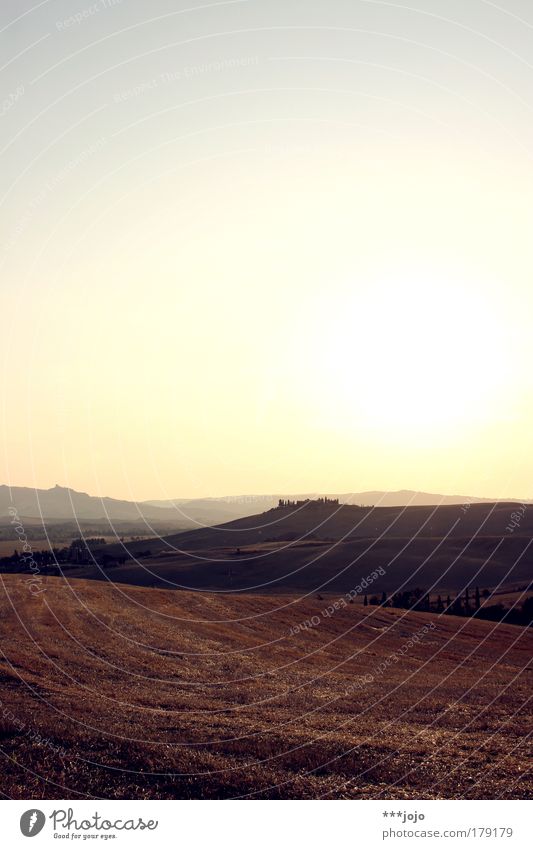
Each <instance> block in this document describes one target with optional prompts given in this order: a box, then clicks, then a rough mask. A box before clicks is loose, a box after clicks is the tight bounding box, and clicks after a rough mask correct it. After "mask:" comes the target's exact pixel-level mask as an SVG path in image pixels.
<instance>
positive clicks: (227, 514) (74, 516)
mask: <svg viewBox="0 0 533 849" xmlns="http://www.w3.org/2000/svg"><path fill="white" fill-rule="evenodd" d="M330 497H332V498H338V499H339V501H340V503H341V504H348V505H367V506H368V505H375V506H376V507H377V508H378V507H379V508H396V507H403V506H408V507H409V508H412V507H423V506H431V505H442V506H445V505H464V504H469V505H474V504H483V503H493V502H491V501H490V500H489V499H484V498H473V497H469V496H460V495H438V494H434V493H427V492H417V491H415V490H407V489H405V490H399V491H397V492H384V491H380V490H372V491H366V492H351V493H342V494H334V495H331V496H330ZM280 498H283V499H287V498H289V499H291V500H301V499H304V498H311V499H313V498H316V494H309V493H297V494H290V495H287V494H283V493H282V494H279V495H278V494H276V495H241V496H226V497H221V498H189V499H187V498H176V499H174V500H171V501H164V500H162V501H143V502H139V503H136V502H134V501H126V500H120V499H116V498H107V497H99V496H92V495H88V494H87V493H85V492H77V491H76V490H74V489H70V488H68V487H63V486H54V487H52V488H50V489H32V488H31V487H20V486H15V487H8V486H0V523H2V522H3V523H5V522H6V520H8V519H9V514H8V511H9V508H10V507H12V506H15V507H16V509H17V511H18V514H19V516H20V517H21V518H24V519H26V520H28V522H29V523H30V522H31V520H38V521H41V517H42V519H44V521H45V522H58V521H61V522H72V521H76V522H80V523H83V522H95V521H96V522H98V521H103V522H107V523H113V522H130V523H140V525H141V526H142V524H143V523H160V524H162V525H167V526H168V525H171V526H174V527H175V528H176V529H177V530H178V529H180V530H181V529H189V528H192V529H194V528H199V529H200V530H202V529H203V528H204V527H209V526H214V525H220V524H226V523H228V522H231V521H234V520H239V519H246V518H248V517H251V516H255V515H258V514H261V513H264V512H265V511H268V510H271V509H272V508H274V507H277V504H278V501H279V499H280ZM341 515H348V516H349V517H351V516H352V514H341ZM350 520H351V518H350ZM335 521H336V523H338V521H339V519H336V520H335ZM296 532H298V531H297V530H296ZM145 535H146V536H149V535H150V528H149V527H147V528H146V530H145Z"/></svg>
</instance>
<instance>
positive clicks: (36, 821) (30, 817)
mask: <svg viewBox="0 0 533 849" xmlns="http://www.w3.org/2000/svg"><path fill="white" fill-rule="evenodd" d="M45 822H46V817H45V815H44V814H43V812H42V811H38V810H37V809H36V808H32V809H31V810H30V811H26V812H25V813H23V814H22V816H21V818H20V830H21V832H22V833H23V835H24V837H35V835H36V834H39V832H40V831H42V829H43V826H44V824H45Z"/></svg>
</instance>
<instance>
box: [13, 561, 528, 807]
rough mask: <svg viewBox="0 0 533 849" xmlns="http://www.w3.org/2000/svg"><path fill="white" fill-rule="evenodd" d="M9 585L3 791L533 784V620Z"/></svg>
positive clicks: (429, 789) (208, 794)
mask: <svg viewBox="0 0 533 849" xmlns="http://www.w3.org/2000/svg"><path fill="white" fill-rule="evenodd" d="M2 583H3V586H2V587H1V588H0V593H1V601H0V630H1V641H2V642H1V646H2V656H1V661H0V682H1V685H2V686H1V693H0V698H1V704H0V718H2V723H3V724H2V726H1V727H0V745H1V747H2V750H3V768H2V781H1V788H0V789H1V790H2V792H3V793H4V794H7V795H8V796H11V797H15V798H28V797H30V798H41V797H45V798H65V797H67V798H73V797H74V798H75V797H76V796H78V795H79V796H80V797H83V796H89V797H105V798H222V797H237V796H253V797H256V798H257V797H259V798H316V797H325V798H377V797H380V798H389V799H392V798H394V799H407V798H428V799H429V798H524V797H529V796H530V795H531V790H532V788H533V780H532V778H531V776H530V773H529V772H528V770H529V769H530V761H529V760H528V755H530V754H531V753H530V751H528V740H527V734H528V733H530V732H531V727H532V726H531V710H530V707H531V702H530V699H531V669H530V668H528V667H530V658H531V649H532V647H533V632H532V630H531V629H525V628H518V627H514V626H507V625H501V624H495V623H492V622H483V621H472V620H469V619H466V620H465V619H456V618H455V617H451V616H446V617H440V618H439V617H437V616H435V615H434V614H424V613H406V611H402V610H390V609H387V610H383V609H381V608H373V609H370V608H368V609H363V608H361V607H360V606H359V605H347V606H346V607H345V608H343V609H340V610H338V611H337V612H335V613H334V614H333V615H332V616H330V617H323V616H321V611H322V610H323V609H324V608H325V607H326V606H327V604H328V599H327V598H325V599H323V600H318V599H317V598H311V599H308V600H305V601H298V600H297V599H296V598H295V597H291V596H287V595H284V596H282V597H274V596H268V597H267V596H254V595H223V594H219V595H217V594H212V593H186V592H173V591H164V590H156V589H154V590H151V589H146V588H141V587H131V586H116V587H113V586H112V585H108V584H104V583H100V582H89V581H80V580H72V581H71V582H70V584H69V583H67V582H66V581H65V580H63V579H59V578H46V579H44V584H43V586H44V592H43V593H42V594H41V595H39V596H32V594H31V593H30V592H29V590H28V587H27V585H26V583H25V579H24V578H23V577H22V576H20V575H5V576H2ZM278 608H279V609H278ZM313 616H318V617H320V624H318V625H317V626H316V627H313V628H310V629H303V630H301V631H300V632H299V633H297V634H293V635H291V634H290V631H291V628H293V627H294V625H296V624H298V623H301V622H303V621H305V620H306V619H311V618H312V617H313ZM431 622H433V623H434V624H435V626H436V627H435V628H434V629H430V630H428V631H427V633H426V634H425V636H423V637H422V638H421V640H420V642H418V643H415V644H414V645H412V646H411V647H410V648H409V649H408V650H406V651H405V653H404V654H402V655H401V656H400V655H398V654H397V653H398V651H399V650H400V648H401V647H402V646H404V645H405V644H406V641H407V640H409V638H410V636H412V635H413V634H415V633H420V629H422V628H423V627H424V626H427V625H428V624H430V623H431ZM394 657H396V658H397V660H393V659H392V658H394ZM384 663H387V664H388V665H387V667H386V668H385V669H383V670H382V671H381V672H379V669H380V666H379V665H380V664H384ZM364 675H366V676H373V680H371V681H370V680H369V681H368V683H366V684H363V685H362V686H360V687H356V688H355V689H353V691H352V692H349V691H350V688H353V685H354V683H355V682H356V681H357V680H358V679H359V678H360V676H364ZM10 717H11V718H10ZM13 717H14V719H13ZM37 733H38V734H40V738H41V739H38V738H37V739H33V737H34V736H35V735H36V734H37ZM54 747H63V748H64V749H65V754H61V753H58V752H57V749H56V748H54Z"/></svg>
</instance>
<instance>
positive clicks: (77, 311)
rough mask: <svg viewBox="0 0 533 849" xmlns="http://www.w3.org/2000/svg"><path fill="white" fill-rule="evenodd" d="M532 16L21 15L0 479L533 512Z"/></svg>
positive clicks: (10, 31)
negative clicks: (434, 501) (431, 498)
mask: <svg viewBox="0 0 533 849" xmlns="http://www.w3.org/2000/svg"><path fill="white" fill-rule="evenodd" d="M532 35H533V9H532V8H531V4H530V3H529V2H527V0H501V2H499V3H493V2H485V0H469V2H468V3H464V0H411V2H410V3H409V4H405V5H404V4H402V3H396V2H394V3H393V2H378V0H375V2H374V0H327V2H326V0H320V2H318V0H317V1H316V2H315V1H314V0H306V2H302V0H238V2H212V3H207V2H206V3H204V2H201V3H200V2H198V3H197V2H194V0H187V2H183V3H181V2H170V0H151V2H150V3H147V2H141V0H115V2H113V0H97V2H94V3H91V2H87V0H68V2H67V0H41V2H35V0H33V2H27V0H16V2H15V0H3V2H2V4H1V8H0V48H1V49H0V55H1V57H2V59H1V63H2V67H1V68H0V81H1V89H0V94H1V106H0V163H1V167H0V267H1V271H0V297H1V300H0V303H1V313H0V320H1V325H0V368H1V372H0V374H1V377H0V381H1V387H2V391H1V401H2V410H1V420H0V421H1V424H0V431H1V434H2V450H1V451H0V482H2V483H8V484H11V485H19V486H32V487H33V486H35V487H50V486H53V485H55V484H60V485H64V486H71V487H73V488H74V489H77V490H82V491H87V492H90V493H91V494H96V495H110V496H115V497H120V498H129V499H133V500H144V499H149V498H176V497H196V496H217V495H236V494H241V493H269V492H320V493H324V492H326V493H328V492H329V493H333V492H346V491H360V490H364V489H385V490H394V489H401V488H410V489H419V490H426V491H432V492H442V493H448V494H455V493H465V494H471V495H478V496H487V497H500V498H505V497H510V496H512V497H524V498H533V451H532V450H531V449H532V447H533V446H532V434H533V427H532V424H533V374H532V369H531V363H532V362H533V358H532V354H533V351H532V348H533V342H532V334H531V326H532V317H533V286H532V267H533V266H532V258H533V240H532V239H531V232H532V231H533V215H532V205H531V197H532V196H533V195H532V188H533V174H532V151H533V121H532V107H533V97H532V92H533V85H532V83H533V64H532V63H531V61H530V60H531V49H530V46H531V37H532Z"/></svg>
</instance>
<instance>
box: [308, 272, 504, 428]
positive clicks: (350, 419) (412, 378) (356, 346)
mask: <svg viewBox="0 0 533 849" xmlns="http://www.w3.org/2000/svg"><path fill="white" fill-rule="evenodd" d="M294 348H295V351H294V354H293V356H292V357H291V359H292V360H296V362H297V363H299V366H298V367H297V369H296V371H297V374H293V377H295V382H294V387H295V391H296V392H298V391H299V392H300V394H301V395H303V396H304V398H305V401H304V403H306V404H307V407H308V408H309V407H311V408H312V409H311V411H310V415H312V416H313V418H314V419H315V423H321V424H322V425H326V426H330V427H333V428H335V429H340V430H348V429H352V430H353V428H358V429H359V430H360V429H365V428H366V429H369V430H372V431H373V432H376V431H377V432H380V433H381V434H388V435H391V436H395V437H396V436H397V437H400V438H402V439H404V438H405V436H406V435H409V434H411V435H412V436H413V438H418V437H419V436H420V434H421V433H426V434H428V433H429V434H432V435H438V434H439V433H442V432H445V431H448V432H449V431H450V430H451V429H454V428H461V427H472V426H475V425H476V423H479V422H481V421H483V420H486V419H487V417H488V416H489V415H490V414H491V413H493V412H494V409H495V407H496V406H497V405H498V403H499V402H500V400H501V396H502V392H503V391H504V389H505V382H506V375H507V373H508V363H507V354H506V351H507V346H506V344H505V327H504V325H503V324H502V321H501V318H500V317H499V315H498V310H497V307H496V305H495V304H492V303H491V300H490V298H489V297H488V296H487V293H483V290H482V288H481V287H478V286H476V285H473V284H472V282H471V281H469V280H465V279H458V278H457V277H455V276H450V275H443V274H442V273H441V272H438V271H432V272H425V273H423V274H422V273H420V272H418V273H417V274H414V273H413V272H412V271H409V272H405V273H403V274H398V273H397V274H395V275H391V276H387V277H384V278H381V279H378V280H373V281H372V283H371V284H370V285H368V286H365V287H361V286H358V287H356V286H342V287H341V288H340V289H339V290H338V291H336V292H335V291H332V292H330V293H329V294H328V296H327V297H320V298H318V299H315V300H314V302H313V303H312V304H311V305H310V308H309V309H308V310H307V311H305V310H304V311H303V312H302V316H301V326H300V327H299V329H298V331H297V332H296V333H295V336H294ZM296 351H297V352H298V353H296ZM310 399H313V400H312V401H311V403H310Z"/></svg>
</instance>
